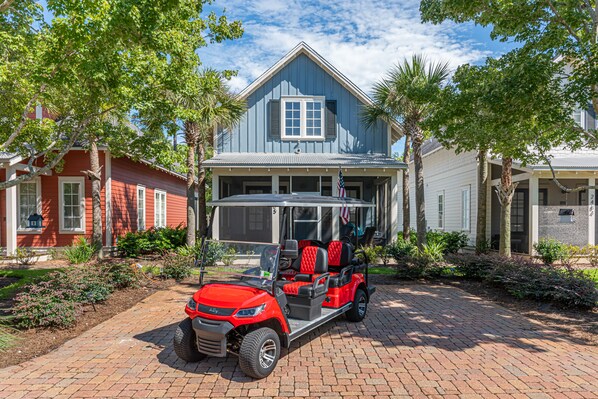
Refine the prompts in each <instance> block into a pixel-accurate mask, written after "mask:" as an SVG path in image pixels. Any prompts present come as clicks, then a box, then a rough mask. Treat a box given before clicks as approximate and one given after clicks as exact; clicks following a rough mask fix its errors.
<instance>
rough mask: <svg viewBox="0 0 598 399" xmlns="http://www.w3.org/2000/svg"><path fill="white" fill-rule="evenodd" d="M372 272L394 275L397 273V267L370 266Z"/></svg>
mask: <svg viewBox="0 0 598 399" xmlns="http://www.w3.org/2000/svg"><path fill="white" fill-rule="evenodd" d="M369 273H370V274H381V275H384V276H392V275H394V274H396V273H397V272H396V269H395V268H393V267H389V266H373V267H370V268H369Z"/></svg>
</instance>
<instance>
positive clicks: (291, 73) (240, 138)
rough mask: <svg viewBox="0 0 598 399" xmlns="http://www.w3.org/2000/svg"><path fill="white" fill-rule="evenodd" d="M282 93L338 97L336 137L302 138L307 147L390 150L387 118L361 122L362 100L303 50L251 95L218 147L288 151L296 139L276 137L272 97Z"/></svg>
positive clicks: (303, 147)
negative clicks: (368, 123) (371, 123)
mask: <svg viewBox="0 0 598 399" xmlns="http://www.w3.org/2000/svg"><path fill="white" fill-rule="evenodd" d="M282 96H324V97H325V98H326V100H336V115H337V116H336V125H337V128H336V137H335V138H326V139H325V140H321V141H313V140H312V141H310V140H306V139H302V140H301V142H300V144H299V148H300V149H301V151H302V152H306V153H357V154H364V153H376V154H386V155H391V154H388V149H389V147H390V146H389V145H388V140H389V137H388V130H387V126H386V124H385V123H384V122H379V123H377V124H376V125H375V126H373V127H371V128H370V129H366V127H365V126H364V124H363V123H362V122H361V109H362V106H363V104H362V103H361V101H360V100H359V99H357V98H356V97H355V96H354V95H353V94H352V93H351V92H349V91H348V90H347V89H346V88H345V87H343V86H342V85H341V84H340V83H339V82H337V81H336V80H335V79H334V78H333V77H332V76H330V75H329V74H328V73H327V72H326V71H324V70H323V69H322V68H321V67H320V66H319V65H317V64H316V63H315V62H314V61H312V60H311V59H310V58H309V57H307V56H306V55H305V54H300V55H299V56H298V57H296V58H295V59H293V60H292V61H291V62H289V64H287V65H286V66H285V67H284V68H282V69H281V70H280V71H278V73H276V74H274V75H273V76H272V77H271V78H270V79H269V80H267V81H266V82H265V83H264V84H263V85H262V86H260V87H259V88H257V89H256V90H255V91H254V92H253V93H251V94H250V95H249V97H248V98H247V111H246V112H245V115H244V116H243V118H242V120H241V122H240V123H239V125H238V126H236V127H235V128H233V129H232V130H231V131H220V132H218V134H217V139H216V142H217V151H218V152H235V153H237V152H241V153H242V152H265V153H271V152H272V153H290V152H293V151H295V149H296V148H297V140H292V141H286V140H282V139H281V138H280V137H277V138H273V137H271V135H270V134H269V133H268V132H269V129H270V107H269V102H270V100H273V99H274V100H279V99H280V98H281V97H282Z"/></svg>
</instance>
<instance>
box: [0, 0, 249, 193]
mask: <svg viewBox="0 0 598 399" xmlns="http://www.w3.org/2000/svg"><path fill="white" fill-rule="evenodd" d="M206 3H210V1H209V0H101V1H98V0H77V1H71V0H48V1H47V2H46V7H47V12H48V13H49V15H51V18H50V20H46V19H45V18H44V12H43V11H44V10H43V6H42V2H40V1H32V0H17V1H6V0H5V1H4V2H2V3H1V4H0V6H1V7H2V8H0V57H1V59H2V63H1V64H0V104H2V106H1V107H0V151H10V152H18V153H19V154H21V155H22V156H24V157H27V158H29V159H30V160H31V164H33V163H34V162H38V160H39V159H43V158H45V161H46V162H45V165H46V169H47V168H52V167H54V166H56V165H57V164H58V161H59V158H61V156H62V155H64V154H65V153H66V152H67V151H68V149H69V148H70V147H71V146H72V145H73V144H74V143H75V142H76V141H78V140H79V139H80V138H81V137H82V136H83V134H84V133H85V134H90V132H94V131H97V132H98V134H99V133H101V134H102V136H103V137H106V143H107V144H110V143H111V142H115V143H116V144H118V145H114V146H113V148H114V149H117V150H118V149H121V150H122V151H123V152H124V149H126V151H127V152H128V151H132V150H134V149H137V150H139V152H141V153H143V155H144V156H156V155H157V154H155V153H151V151H150V150H153V151H154V152H155V150H156V149H158V150H159V149H161V148H166V147H165V144H164V143H165V137H164V131H163V130H161V129H145V128H146V126H143V128H144V129H143V134H140V132H139V131H138V130H137V129H134V128H133V127H132V126H131V125H130V124H127V121H128V119H129V117H130V115H131V114H132V113H134V111H135V110H138V109H143V108H145V107H147V106H148V105H155V101H156V100H155V98H157V97H156V93H160V92H162V91H163V90H164V87H171V88H172V87H175V88H180V87H183V86H184V84H185V82H186V79H188V78H189V77H190V76H191V75H192V74H193V73H194V71H195V70H196V68H197V66H198V65H199V64H200V58H199V55H198V52H197V50H198V49H200V48H201V47H204V46H206V45H207V44H209V43H210V42H219V41H222V40H226V39H230V38H235V37H239V36H240V35H241V33H242V27H241V24H240V22H238V21H233V22H229V21H228V20H227V19H226V17H225V16H223V15H221V16H219V15H217V14H215V13H213V12H212V13H209V14H207V15H205V13H204V12H203V11H204V5H205V4H206ZM38 104H42V105H43V106H44V107H45V108H46V109H48V110H49V112H50V114H51V115H50V116H51V117H50V118H44V119H43V120H42V122H41V123H40V121H39V120H32V119H31V118H29V116H30V115H31V114H32V113H33V112H34V110H35V107H36V105H38ZM158 143H161V144H160V145H157V144H158ZM146 150H147V151H150V154H147V153H145V151H146ZM167 158H168V157H167ZM36 173H39V170H38V171H37V172H33V171H32V172H31V173H29V174H27V175H23V176H22V177H20V178H19V179H18V180H23V179H27V178H30V177H32V176H33V175H35V174H36ZM12 184H15V182H14V181H13V182H11V183H7V182H4V183H0V189H1V188H6V187H7V186H9V185H12Z"/></svg>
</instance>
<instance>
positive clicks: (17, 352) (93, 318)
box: [0, 281, 175, 368]
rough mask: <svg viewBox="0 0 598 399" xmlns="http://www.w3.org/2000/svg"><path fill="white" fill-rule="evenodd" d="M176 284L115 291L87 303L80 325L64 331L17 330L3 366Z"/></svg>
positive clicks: (156, 283) (29, 356) (159, 283)
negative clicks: (13, 343) (100, 299)
mask: <svg viewBox="0 0 598 399" xmlns="http://www.w3.org/2000/svg"><path fill="white" fill-rule="evenodd" d="M173 284H175V283H174V282H173V281H153V282H151V283H149V284H147V285H146V286H144V287H140V288H129V289H125V290H120V291H115V292H114V293H113V294H112V295H111V296H110V297H109V298H108V300H106V301H105V302H102V303H98V304H96V305H95V310H94V308H93V307H92V306H91V305H88V306H85V308H84V313H83V314H82V315H81V316H79V318H78V319H77V324H76V325H75V326H73V327H71V328H68V329H64V330H50V329H32V330H26V331H17V332H16V334H15V335H16V338H17V340H18V341H17V342H16V344H15V345H14V346H12V347H11V348H9V349H7V350H6V351H5V352H3V353H2V354H1V356H0V368H3V367H8V366H12V365H15V364H19V363H22V362H25V361H27V360H30V359H33V358H35V357H38V356H41V355H44V354H46V353H48V352H51V351H52V350H54V349H56V348H58V347H59V346H61V345H62V344H63V343H65V342H66V341H68V340H70V339H72V338H75V337H76V336H78V335H80V334H82V333H83V332H85V331H87V330H89V329H90V328H92V327H94V326H96V325H98V324H100V323H102V322H103V321H106V320H108V319H110V318H111V317H113V316H115V315H117V314H118V313H121V312H124V311H125V310H127V309H129V308H131V307H132V306H133V305H135V304H136V303H138V302H139V301H141V300H143V299H145V298H147V297H148V296H150V295H152V294H153V293H155V292H157V291H159V290H161V289H165V288H167V287H169V286H171V285H173Z"/></svg>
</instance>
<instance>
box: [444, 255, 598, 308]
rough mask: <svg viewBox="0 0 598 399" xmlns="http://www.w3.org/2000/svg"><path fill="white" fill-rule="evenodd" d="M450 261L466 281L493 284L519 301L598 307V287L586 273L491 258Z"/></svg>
mask: <svg viewBox="0 0 598 399" xmlns="http://www.w3.org/2000/svg"><path fill="white" fill-rule="evenodd" d="M447 260H449V261H450V262H452V263H453V264H454V265H455V267H456V270H457V271H458V272H460V273H462V275H463V276H464V277H467V278H473V279H481V280H483V281H485V282H488V283H492V284H494V285H497V286H499V287H502V288H504V289H505V290H506V291H507V292H509V293H510V294H511V295H513V296H515V297H517V298H531V299H535V300H539V301H544V302H554V303H558V304H561V305H564V306H568V307H579V308H593V307H596V306H597V305H598V285H597V284H596V282H595V281H593V279H592V277H591V276H590V275H588V274H586V273H584V271H583V270H573V269H571V268H557V267H552V266H547V265H542V264H538V263H535V262H533V261H532V260H527V259H523V258H513V259H511V258H502V257H499V256H491V255H473V254H467V255H466V254H460V255H451V256H449V257H447Z"/></svg>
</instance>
